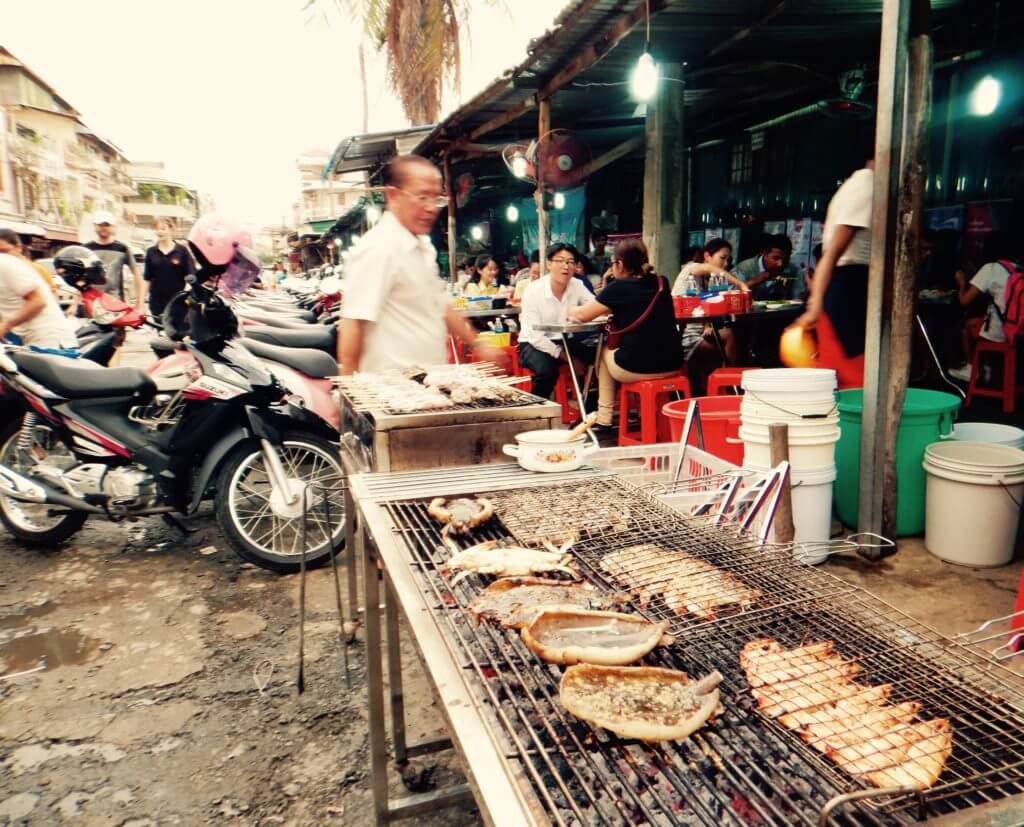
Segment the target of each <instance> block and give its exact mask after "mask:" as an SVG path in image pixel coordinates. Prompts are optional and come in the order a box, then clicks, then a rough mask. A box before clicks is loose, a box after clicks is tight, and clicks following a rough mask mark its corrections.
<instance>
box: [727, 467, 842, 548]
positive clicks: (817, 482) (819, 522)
mask: <svg viewBox="0 0 1024 827" xmlns="http://www.w3.org/2000/svg"><path fill="white" fill-rule="evenodd" d="M744 467H746V468H750V469H751V470H753V471H759V472H763V471H767V470H768V468H767V466H762V465H755V464H753V463H744ZM835 479H836V467H835V465H829V466H826V467H824V468H809V469H807V470H804V471H798V470H796V469H791V470H790V485H791V486H792V501H793V529H794V533H793V539H794V540H795V541H796V542H797V543H825V542H827V541H828V539H829V538H830V537H831V535H832V483H833V482H835ZM794 557H795V558H796V560H797V562H800V563H807V564H809V565H812V566H815V565H817V564H818V563H823V562H824V561H825V560H827V559H828V553H827V552H826V551H825V550H824V549H816V550H814V551H813V552H812V551H809V550H807V549H803V550H800V549H797V550H796V552H795V553H794Z"/></svg>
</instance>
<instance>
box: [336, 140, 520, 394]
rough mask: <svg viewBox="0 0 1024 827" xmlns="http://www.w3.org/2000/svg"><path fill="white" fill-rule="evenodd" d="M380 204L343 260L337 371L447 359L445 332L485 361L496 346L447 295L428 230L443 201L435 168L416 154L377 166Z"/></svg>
mask: <svg viewBox="0 0 1024 827" xmlns="http://www.w3.org/2000/svg"><path fill="white" fill-rule="evenodd" d="M384 185H385V187H386V190H385V198H386V200H387V211H386V212H385V213H384V215H383V216H381V219H380V221H378V222H377V226H375V227H374V228H373V229H372V230H370V231H369V232H368V233H367V234H366V235H364V236H363V237H362V238H361V239H360V240H359V241H358V242H357V244H356V246H355V247H354V248H353V250H352V253H351V255H350V256H349V259H348V263H347V265H346V267H345V284H346V291H345V298H344V300H343V301H342V306H341V317H342V321H341V331H340V333H339V336H338V362H339V363H340V365H341V373H342V375H346V376H347V375H349V374H352V373H356V372H360V373H374V372H379V371H382V370H390V369H401V368H407V367H411V366H413V365H439V364H444V363H445V362H446V361H447V356H448V352H447V348H446V345H447V337H448V334H449V333H450V334H451V335H452V336H454V337H455V338H457V339H460V340H462V341H463V342H465V343H466V344H469V345H471V346H473V347H474V348H476V350H477V354H478V355H479V356H480V357H481V358H482V359H484V360H486V361H501V360H502V359H503V357H504V354H503V352H502V351H500V350H498V349H496V348H493V347H487V346H477V335H478V334H477V331H476V330H475V329H474V328H473V326H472V325H471V324H469V322H467V321H466V320H465V319H464V318H462V316H460V315H459V313H458V311H457V310H455V308H454V307H452V306H451V304H450V303H449V301H448V295H447V292H446V290H445V282H443V281H442V280H441V278H440V271H439V270H438V266H437V252H436V251H435V250H434V245H433V244H431V243H430V238H429V235H428V234H429V233H430V229H431V227H433V226H434V222H435V221H436V220H437V215H438V213H439V212H440V211H441V207H443V206H444V205H445V204H446V203H447V199H446V198H445V197H444V196H443V194H442V187H441V174H440V173H439V172H438V171H437V167H435V166H434V165H433V164H432V163H430V161H428V160H427V159H426V158H421V157H420V156H418V155H400V156H398V157H397V158H394V159H392V160H391V161H390V162H389V163H388V165H387V167H386V168H385V170H384Z"/></svg>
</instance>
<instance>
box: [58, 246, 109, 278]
mask: <svg viewBox="0 0 1024 827" xmlns="http://www.w3.org/2000/svg"><path fill="white" fill-rule="evenodd" d="M53 269H54V270H56V271H57V273H59V274H60V275H61V276H62V277H63V278H64V279H65V281H69V282H71V283H72V284H76V283H81V282H86V283H87V284H103V283H105V282H106V280H107V273H106V270H104V268H103V262H102V261H100V257H99V256H98V255H96V253H94V252H93V251H92V250H90V249H89V248H88V247H83V246H81V245H80V244H72V245H71V246H70V247H64V248H63V249H61V250H58V251H57V255H55V256H54V257H53Z"/></svg>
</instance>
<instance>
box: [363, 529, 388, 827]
mask: <svg viewBox="0 0 1024 827" xmlns="http://www.w3.org/2000/svg"><path fill="white" fill-rule="evenodd" d="M356 538H357V539H356V546H357V547H358V550H359V551H360V552H361V554H360V556H361V557H362V559H363V598H364V599H365V601H366V605H367V606H377V605H378V604H379V603H380V587H379V584H378V581H377V561H376V560H375V559H374V556H373V552H372V551H371V546H372V544H371V543H370V542H369V540H368V538H366V537H365V535H364V533H363V532H362V531H358V532H357V533H356ZM389 604H390V601H389ZM364 639H365V641H366V694H367V698H366V700H367V710H368V712H369V728H370V772H371V786H372V789H373V811H374V819H375V822H376V823H377V824H386V823H387V821H388V755H387V745H386V744H385V736H384V727H385V723H384V673H383V664H382V662H381V637H380V612H376V611H369V612H366V631H365V634H364Z"/></svg>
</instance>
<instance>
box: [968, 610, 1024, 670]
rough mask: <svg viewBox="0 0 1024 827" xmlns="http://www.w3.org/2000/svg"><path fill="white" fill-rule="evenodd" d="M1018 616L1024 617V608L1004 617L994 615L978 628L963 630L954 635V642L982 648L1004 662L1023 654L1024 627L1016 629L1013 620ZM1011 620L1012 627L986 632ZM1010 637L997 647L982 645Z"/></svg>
mask: <svg viewBox="0 0 1024 827" xmlns="http://www.w3.org/2000/svg"><path fill="white" fill-rule="evenodd" d="M1016 618H1024V609H1021V610H1020V611H1016V612H1012V613H1011V614H1008V615H1003V616H1002V617H994V618H992V619H991V620H986V621H985V622H984V623H982V624H981V625H980V626H979V627H978V628H977V629H974V630H972V631H970V632H961V633H960V634H958V635H953V642H954V643H956V644H957V645H958V646H966V647H973V648H976V649H982V650H983V651H984V652H985V653H986V654H987V655H988V656H989V657H990V658H992V660H994V661H996V662H997V663H1003V662H1004V661H1008V660H1010V659H1012V658H1015V657H1017V656H1018V655H1020V654H1022V653H1021V651H1020V649H1021V647H1022V645H1024V629H1021V630H1019V631H1016V630H1015V629H1014V624H1013V623H1012V621H1013V620H1015V619H1016ZM1008 621H1010V627H1011V628H1010V629H1009V630H1007V629H1003V630H1001V631H998V632H991V633H989V634H985V633H986V632H988V631H989V630H990V629H991V628H992V627H994V626H997V625H999V624H1003V623H1006V622H1008ZM975 635H983V637H975ZM1003 638H1008V639H1007V640H1006V642H1005V643H1003V644H1002V645H1001V646H997V647H996V648H995V649H991V650H990V649H987V648H985V647H983V646H982V644H984V643H989V642H991V641H993V640H1002V639H1003Z"/></svg>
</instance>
